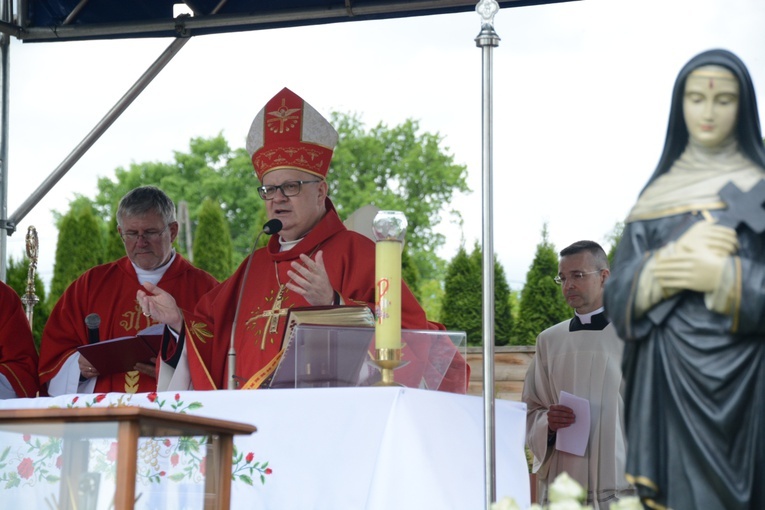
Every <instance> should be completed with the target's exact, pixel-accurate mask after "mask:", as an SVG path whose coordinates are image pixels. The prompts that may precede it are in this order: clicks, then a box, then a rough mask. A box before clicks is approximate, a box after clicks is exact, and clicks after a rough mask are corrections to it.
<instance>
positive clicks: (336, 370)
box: [270, 305, 375, 388]
mask: <svg viewBox="0 0 765 510" xmlns="http://www.w3.org/2000/svg"><path fill="white" fill-rule="evenodd" d="M301 325H303V326H309V325H310V326H325V327H323V328H318V327H317V328H298V326H301ZM374 325H375V319H374V315H373V314H372V311H371V310H370V309H369V308H368V307H366V306H359V305H349V306H317V307H298V308H290V311H289V313H288V315H287V327H286V328H285V330H284V338H283V340H282V357H281V359H280V360H279V364H278V365H277V367H276V370H275V371H274V375H273V378H272V379H271V383H270V387H271V388H295V387H299V386H302V384H301V381H303V382H306V381H313V383H315V384H310V385H312V386H340V385H345V386H347V385H348V381H347V379H348V378H349V377H354V374H353V372H354V371H355V373H356V374H358V371H359V370H360V368H361V364H362V363H363V361H364V359H365V358H366V356H367V351H368V347H369V344H370V341H371V340H372V337H373V336H374ZM329 326H332V328H330V327H329ZM335 327H345V328H348V327H356V328H363V330H360V334H359V335H357V336H358V337H359V338H358V339H357V340H358V341H342V342H340V341H338V340H339V339H338V336H337V335H336V334H333V329H334V328H335ZM299 330H304V331H303V334H302V335H300V336H298V335H297V334H296V333H297V332H298V331H299ZM362 332H363V334H361V333H362ZM362 337H363V338H362ZM344 340H347V339H344Z"/></svg>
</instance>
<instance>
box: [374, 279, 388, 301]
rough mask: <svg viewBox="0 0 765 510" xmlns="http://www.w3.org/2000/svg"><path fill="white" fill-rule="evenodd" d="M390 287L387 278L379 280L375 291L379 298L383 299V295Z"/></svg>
mask: <svg viewBox="0 0 765 510" xmlns="http://www.w3.org/2000/svg"><path fill="white" fill-rule="evenodd" d="M389 287H390V282H389V281H388V279H387V278H381V279H380V281H378V282H377V289H378V290H379V291H380V297H383V296H384V295H385V294H387V293H388V288H389Z"/></svg>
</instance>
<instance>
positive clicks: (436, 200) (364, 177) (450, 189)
mask: <svg viewBox="0 0 765 510" xmlns="http://www.w3.org/2000/svg"><path fill="white" fill-rule="evenodd" d="M332 124H333V126H335V128H336V129H337V131H338V133H339V135H340V141H339V142H338V144H337V148H336V149H335V154H334V156H333V158H332V165H331V168H330V173H329V179H328V183H329V190H330V196H331V197H332V200H333V202H334V204H335V206H336V207H337V211H338V213H339V214H340V217H341V218H346V217H347V216H348V215H350V214H351V213H352V212H353V211H355V210H356V209H358V208H359V207H362V206H364V205H367V204H374V205H376V206H378V207H379V208H380V209H384V210H396V211H402V212H404V214H406V218H407V222H408V224H409V226H408V228H407V234H406V242H407V246H408V247H409V250H410V255H411V256H412V259H413V260H414V261H415V262H416V263H417V267H418V270H419V273H420V276H421V277H422V278H423V279H425V280H428V279H432V278H438V279H440V278H441V277H442V275H443V271H444V269H445V267H444V263H443V261H441V260H440V259H439V258H438V257H437V256H436V255H435V251H436V250H437V249H438V247H440V246H442V245H443V243H444V236H443V235H442V234H439V233H437V232H436V231H435V226H436V225H437V224H438V223H439V222H440V221H441V215H442V214H443V213H446V214H448V215H450V216H452V217H453V218H454V219H456V220H457V221H459V222H460V223H461V217H460V214H459V212H457V211H456V210H454V209H451V208H450V207H449V205H448V204H450V203H451V201H452V198H453V196H454V194H455V193H456V192H467V191H470V190H469V188H468V186H467V181H466V176H467V168H466V167H465V166H464V165H457V164H455V163H454V156H453V155H451V154H449V149H448V147H442V143H443V137H442V136H440V135H439V134H437V133H435V134H434V133H420V132H419V131H420V127H419V123H418V122H417V121H415V120H411V119H409V120H406V121H405V122H404V123H403V124H400V125H398V126H395V127H392V128H390V127H388V126H386V125H385V124H382V123H380V124H378V125H377V126H375V127H374V128H372V129H370V130H369V131H366V130H365V127H364V125H363V123H362V122H361V120H360V119H359V118H358V116H355V115H348V114H342V113H337V112H335V113H333V114H332Z"/></svg>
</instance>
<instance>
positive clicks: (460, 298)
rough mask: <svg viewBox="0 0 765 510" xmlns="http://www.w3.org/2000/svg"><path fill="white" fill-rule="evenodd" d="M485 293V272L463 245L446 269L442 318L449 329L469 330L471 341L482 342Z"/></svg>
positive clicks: (468, 336) (474, 342)
mask: <svg viewBox="0 0 765 510" xmlns="http://www.w3.org/2000/svg"><path fill="white" fill-rule="evenodd" d="M481 296H482V291H481V274H480V272H478V273H476V271H475V267H474V266H473V264H472V263H471V261H470V257H469V256H468V254H467V251H466V250H465V247H464V246H460V249H459V250H458V251H457V254H456V255H455V256H454V258H453V259H452V261H451V262H450V263H449V266H448V267H447V269H446V279H445V280H444V299H443V301H442V303H441V322H442V323H443V325H444V326H446V329H448V330H451V331H464V332H465V333H467V341H468V345H480V343H481V301H482V300H481Z"/></svg>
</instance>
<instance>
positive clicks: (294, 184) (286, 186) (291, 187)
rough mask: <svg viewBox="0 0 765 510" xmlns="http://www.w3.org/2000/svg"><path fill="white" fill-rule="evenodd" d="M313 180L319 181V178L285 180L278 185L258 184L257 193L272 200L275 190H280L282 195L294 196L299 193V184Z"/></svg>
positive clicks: (264, 198)
mask: <svg viewBox="0 0 765 510" xmlns="http://www.w3.org/2000/svg"><path fill="white" fill-rule="evenodd" d="M315 182H321V179H315V180H313V181H287V182H283V183H281V184H280V185H278V186H260V187H259V188H258V195H260V198H262V199H263V200H273V199H274V197H275V196H276V191H277V190H281V192H282V195H284V196H285V197H294V196H295V195H298V194H300V186H301V185H303V184H312V183H315Z"/></svg>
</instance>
